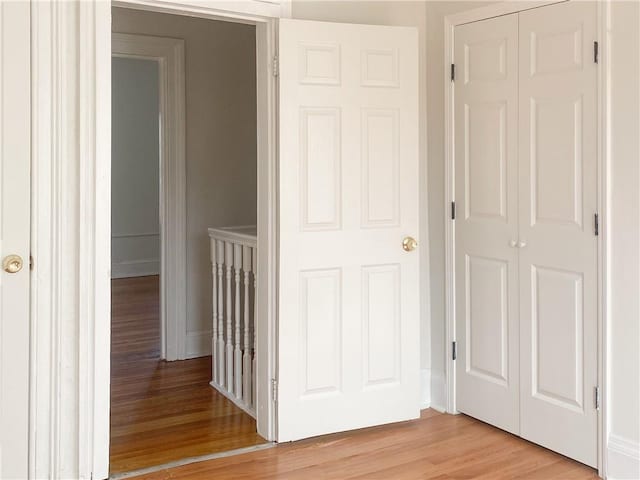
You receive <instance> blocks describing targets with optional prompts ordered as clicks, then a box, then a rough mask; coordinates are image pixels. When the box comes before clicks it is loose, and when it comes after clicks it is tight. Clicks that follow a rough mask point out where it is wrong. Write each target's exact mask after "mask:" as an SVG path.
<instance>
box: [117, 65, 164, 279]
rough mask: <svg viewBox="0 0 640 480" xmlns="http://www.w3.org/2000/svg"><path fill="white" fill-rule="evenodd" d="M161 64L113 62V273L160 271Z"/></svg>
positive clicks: (149, 273) (126, 273)
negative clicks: (159, 87)
mask: <svg viewBox="0 0 640 480" xmlns="http://www.w3.org/2000/svg"><path fill="white" fill-rule="evenodd" d="M158 73H159V72H158V63H157V62H155V61H153V60H142V59H133V58H120V57H114V58H113V60H112V66H111V79H112V80H111V81H112V83H111V85H112V95H111V100H112V102H111V199H112V202H111V276H112V278H121V277H135V276H142V275H157V274H158V273H159V272H160V234H159V232H160V230H159V217H158V211H159V198H158V195H159V192H158V191H159V171H160V163H159V133H158V127H159V119H158V93H159V92H158Z"/></svg>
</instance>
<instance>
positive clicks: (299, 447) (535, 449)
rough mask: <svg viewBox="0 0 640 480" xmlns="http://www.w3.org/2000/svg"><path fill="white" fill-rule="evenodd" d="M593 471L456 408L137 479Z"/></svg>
mask: <svg viewBox="0 0 640 480" xmlns="http://www.w3.org/2000/svg"><path fill="white" fill-rule="evenodd" d="M208 478H211V479H213V478H215V479H220V480H233V479H252V480H274V479H278V480H303V479H304V480H309V479H313V480H315V479H322V480H347V479H352V480H355V479H358V480H390V479H402V480H413V479H416V480H417V479H420V480H424V479H430V480H462V479H476V478H477V479H487V480H488V479H492V480H502V479H505V480H506V479H516V478H518V479H532V480H537V479H540V480H542V479H557V480H560V479H566V480H570V479H571V480H586V479H595V478H598V476H597V473H596V472H595V470H593V469H591V468H589V467H587V466H585V465H582V464H580V463H577V462H574V461H572V460H569V459H567V458H565V457H563V456H561V455H558V454H556V453H553V452H551V451H549V450H546V449H544V448H542V447H539V446H537V445H534V444H531V443H529V442H527V441H525V440H522V439H520V438H517V437H515V436H513V435H511V434H509V433H506V432H503V431H501V430H498V429H496V428H494V427H491V426H489V425H486V424H484V423H482V422H479V421H477V420H474V419H472V418H470V417H466V416H464V415H456V416H452V415H445V414H440V413H437V412H435V411H433V410H425V411H424V412H423V414H422V418H421V419H419V420H416V421H413V422H404V423H399V424H393V425H387V426H383V427H375V428H369V429H363V430H357V431H354V432H347V433H340V434H335V435H327V436H323V437H318V438H313V439H308V440H302V441H299V442H293V443H288V444H280V445H278V446H277V447H275V448H272V449H268V450H262V451H258V452H252V453H245V454H242V455H237V456H233V457H226V458H220V459H215V460H208V461H204V462H198V463H193V464H190V465H184V466H181V467H176V468H170V469H165V470H161V471H158V472H154V473H150V474H146V475H141V476H139V477H136V479H137V480H166V479H172V480H179V479H180V480H196V479H208Z"/></svg>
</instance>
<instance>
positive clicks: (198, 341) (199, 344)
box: [185, 331, 212, 358]
mask: <svg viewBox="0 0 640 480" xmlns="http://www.w3.org/2000/svg"><path fill="white" fill-rule="evenodd" d="M211 335H212V333H211V331H200V332H188V333H187V338H186V345H185V347H186V348H185V352H186V356H185V358H198V357H206V356H207V355H211Z"/></svg>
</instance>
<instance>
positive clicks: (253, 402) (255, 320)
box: [251, 247, 258, 408]
mask: <svg viewBox="0 0 640 480" xmlns="http://www.w3.org/2000/svg"><path fill="white" fill-rule="evenodd" d="M251 265H252V266H253V361H252V368H251V383H252V388H251V394H252V396H251V405H253V406H254V408H257V407H256V405H257V404H256V378H257V376H258V372H257V371H256V365H257V361H256V358H257V356H258V355H257V351H258V350H257V338H258V336H257V335H256V330H257V326H258V249H257V248H255V247H254V248H252V249H251Z"/></svg>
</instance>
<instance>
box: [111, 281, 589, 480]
mask: <svg viewBox="0 0 640 480" xmlns="http://www.w3.org/2000/svg"><path fill="white" fill-rule="evenodd" d="M158 323H159V322H158V280H157V277H146V278H138V279H126V280H114V281H113V332H112V348H113V357H112V416H111V422H112V426H111V442H112V443H111V471H112V473H117V472H123V471H131V470H134V469H139V468H143V467H147V466H151V465H159V464H163V463H165V462H169V461H172V460H176V459H180V458H185V457H193V456H197V455H204V454H209V453H212V452H217V451H222V450H230V449H235V448H240V447H246V446H249V445H255V444H260V443H263V442H264V440H263V439H261V438H260V437H259V436H258V435H257V434H256V433H255V422H254V421H253V419H251V418H250V417H249V416H247V415H246V414H244V413H243V412H242V411H240V410H239V409H237V408H236V407H235V406H233V405H232V404H231V403H230V402H228V401H227V400H226V399H224V398H222V397H221V396H220V395H219V394H217V393H216V392H215V391H214V390H213V389H212V388H211V387H209V386H208V384H207V382H208V381H209V373H210V359H209V358H203V359H196V360H188V361H183V362H173V363H164V362H161V361H160V360H159V359H158V357H159V331H158V329H157V325H158ZM135 478H137V479H138V480H141V479H145V480H161V479H162V480H164V479H172V480H174V479H175V480H178V479H183V480H187V479H192V480H200V479H202V480H205V479H215V480H227V479H252V480H253V479H256V480H258V479H259V480H271V479H279V480H283V479H287V480H298V479H300V480H303V479H304V480H334V479H335V480H342V479H361V480H391V479H402V480H404V479H407V480H412V479H433V480H453V479H476V478H477V479H486V480H500V479H532V480H533V479H535V480H582V479H595V478H597V474H596V472H595V471H594V470H593V469H591V468H588V467H586V466H584V465H582V464H579V463H577V462H574V461H572V460H569V459H567V458H565V457H563V456H561V455H558V454H556V453H553V452H551V451H549V450H546V449H544V448H542V447H539V446H536V445H534V444H532V443H529V442H527V441H525V440H522V439H520V438H517V437H515V436H513V435H510V434H508V433H506V432H503V431H501V430H499V429H497V428H494V427H491V426H489V425H486V424H484V423H482V422H479V421H477V420H474V419H472V418H470V417H467V416H464V415H456V416H453V415H445V414H440V413H437V412H435V411H433V410H425V411H423V412H422V418H420V419H419V420H415V421H411V422H404V423H399V424H393V425H386V426H382V427H374V428H368V429H363V430H357V431H354V432H347V433H340V434H335V435H327V436H324V437H318V438H313V439H309V440H303V441H300V442H294V443H289V444H280V445H278V446H276V447H274V448H269V449H265V450H259V451H256V452H252V453H245V454H241V455H235V456H231V457H224V458H218V459H215V460H207V461H202V462H196V463H191V464H189V465H184V466H180V467H174V468H168V469H164V470H159V471H157V472H154V473H149V474H146V475H142V476H138V477H135Z"/></svg>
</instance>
